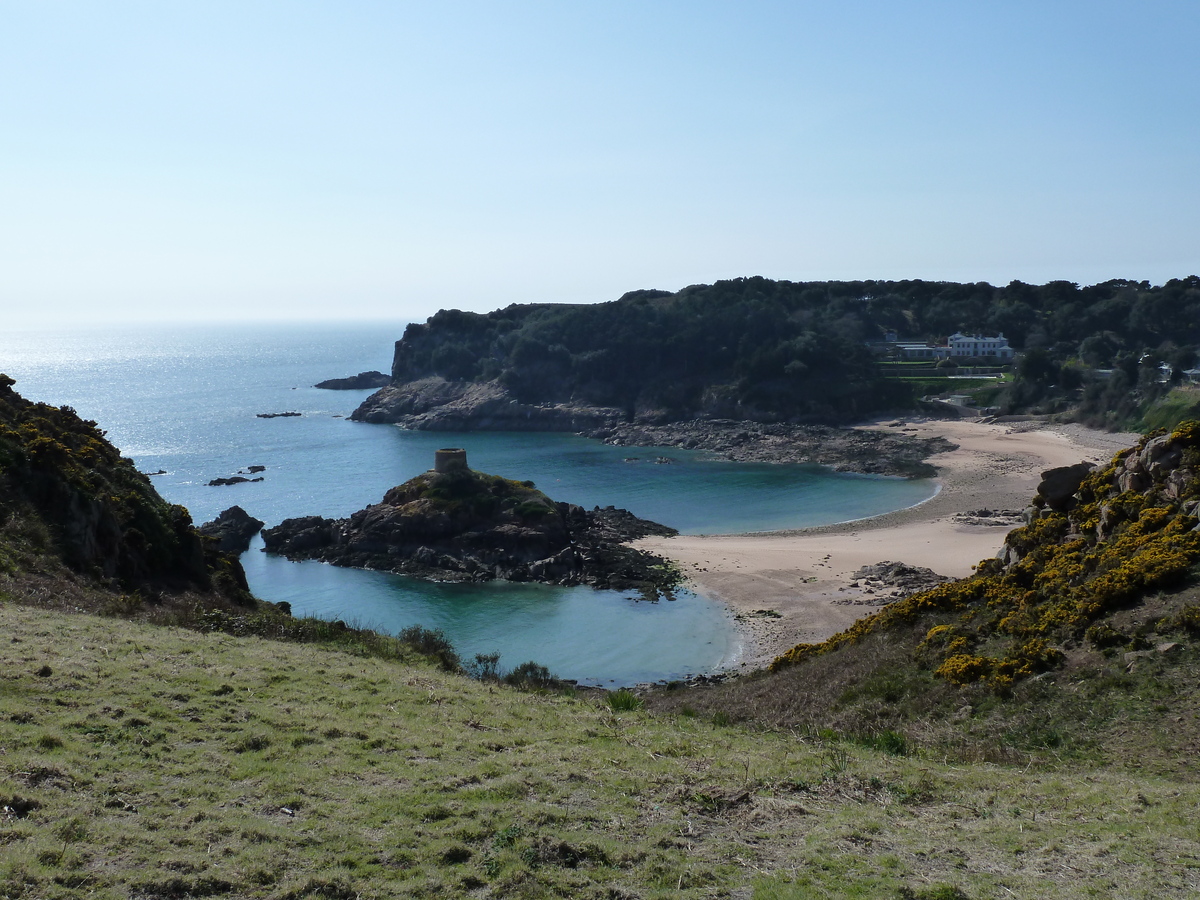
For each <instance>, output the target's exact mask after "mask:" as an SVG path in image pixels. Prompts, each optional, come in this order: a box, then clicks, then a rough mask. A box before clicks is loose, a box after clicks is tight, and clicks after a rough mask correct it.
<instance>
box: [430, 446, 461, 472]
mask: <svg viewBox="0 0 1200 900" xmlns="http://www.w3.org/2000/svg"><path fill="white" fill-rule="evenodd" d="M433 471H435V472H440V473H442V474H447V473H449V472H466V471H467V451H466V450H463V449H461V448H459V447H448V448H446V449H443V450H438V451H436V452H435V453H434V454H433Z"/></svg>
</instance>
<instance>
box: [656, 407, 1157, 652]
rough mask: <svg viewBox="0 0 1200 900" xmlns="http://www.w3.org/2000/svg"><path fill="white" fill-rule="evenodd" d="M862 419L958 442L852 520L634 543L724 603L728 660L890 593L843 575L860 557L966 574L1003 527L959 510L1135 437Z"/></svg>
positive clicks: (805, 635)
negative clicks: (932, 472) (735, 635)
mask: <svg viewBox="0 0 1200 900" xmlns="http://www.w3.org/2000/svg"><path fill="white" fill-rule="evenodd" d="M862 427H868V428H876V429H883V430H892V429H895V430H902V431H905V432H907V433H909V434H913V435H916V436H919V437H933V436H937V435H940V436H943V437H945V438H947V439H949V440H951V441H953V442H954V443H955V444H958V449H956V450H951V451H949V452H946V453H940V454H938V455H936V456H933V457H931V458H930V460H929V461H930V462H931V463H932V464H933V465H935V466H937V467H938V479H937V481H938V483H939V490H938V493H937V494H936V495H935V496H933V497H932V498H931V499H929V500H927V501H925V502H924V503H921V504H919V505H917V506H914V507H910V508H908V509H902V510H896V511H895V512H890V513H886V514H885V515H882V516H875V517H874V518H871V519H863V520H860V521H857V522H846V523H841V524H838V525H827V526H823V527H820V528H809V529H803V530H798V531H786V532H764V533H756V534H738V535H680V536H678V537H670V538H663V537H654V538H644V539H642V540H640V541H638V542H636V544H635V546H638V547H642V548H644V549H647V550H652V551H654V552H656V553H661V554H662V555H664V556H667V557H669V558H671V559H673V560H675V561H676V562H678V563H679V565H680V567H681V568H682V569H683V571H684V573H685V574H686V575H687V576H688V579H689V581H690V587H692V589H693V590H695V591H696V592H697V593H700V594H704V595H705V596H708V597H711V598H713V599H715V600H719V601H721V602H723V603H725V604H726V605H727V606H729V607H730V608H731V609H732V610H733V611H734V613H735V615H736V616H737V622H738V625H739V628H740V629H741V631H742V632H743V635H744V636H745V638H746V645H745V649H744V652H743V655H742V657H741V658H740V660H739V663H738V664H739V665H741V666H744V667H745V668H757V667H761V666H763V665H765V664H767V663H769V662H770V661H771V660H772V659H774V658H775V657H776V656H778V655H779V654H780V653H782V652H783V651H785V650H787V649H789V648H791V647H793V646H795V645H796V644H798V643H805V642H807V643H811V642H816V641H822V640H824V639H826V638H827V637H829V636H831V635H833V634H836V633H837V632H839V631H842V630H843V629H845V628H847V627H848V626H850V625H851V624H853V623H854V621H855V620H857V619H859V618H861V617H863V616H865V615H868V614H870V613H871V612H874V611H875V610H876V609H878V608H879V606H880V605H882V603H883V602H886V601H887V600H890V599H891V596H890V595H888V594H887V593H886V592H885V591H881V590H880V589H879V588H878V587H877V586H875V587H872V586H870V585H867V584H866V583H865V582H863V581H862V580H857V581H856V579H855V577H854V573H855V572H856V571H857V570H858V569H860V568H861V567H863V566H868V565H872V564H874V563H878V562H884V561H894V562H902V563H905V564H907V565H910V566H922V567H927V568H929V569H932V570H933V571H934V572H936V573H938V574H940V575H946V576H950V577H952V578H963V577H965V576H967V575H970V574H971V572H972V570H973V568H974V567H975V565H976V564H978V563H979V562H980V561H981V560H983V559H986V558H988V557H993V556H995V555H996V553H997V551H998V550H999V549H1000V547H1001V545H1002V544H1003V543H1004V536H1005V535H1006V534H1007V533H1008V531H1009V530H1010V529H1011V528H1012V527H1014V526H1013V524H1012V523H1011V520H1007V521H1008V523H1007V524H970V523H967V522H964V521H963V520H962V517H961V514H964V513H968V512H973V511H977V510H980V509H989V510H1014V511H1015V510H1021V509H1023V508H1025V507H1026V506H1028V505H1029V501H1030V500H1031V499H1032V497H1033V495H1034V493H1035V492H1036V491H1037V486H1038V482H1039V481H1040V480H1041V473H1042V472H1043V471H1045V470H1046V469H1051V468H1055V467H1057V466H1068V465H1073V464H1074V463H1077V462H1079V461H1081V460H1087V461H1089V462H1103V461H1107V460H1108V459H1110V458H1111V457H1112V455H1113V454H1114V453H1116V452H1117V451H1118V450H1121V449H1123V448H1125V447H1129V446H1131V445H1132V444H1134V443H1135V442H1136V441H1137V439H1138V437H1139V436H1138V435H1134V434H1110V433H1108V432H1101V431H1093V430H1090V429H1086V428H1082V427H1080V426H1075V425H1046V424H1043V423H1040V422H1018V423H995V424H985V423H981V422H979V421H976V420H970V419H965V420H957V421H941V420H932V421H920V420H912V421H908V420H905V421H902V422H899V423H898V422H897V421H896V420H884V421H883V422H877V423H871V424H868V425H864V426H862ZM977 521H978V520H977ZM982 521H986V520H982ZM764 611H773V613H774V614H777V615H774V614H764Z"/></svg>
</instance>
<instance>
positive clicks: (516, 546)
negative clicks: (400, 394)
mask: <svg viewBox="0 0 1200 900" xmlns="http://www.w3.org/2000/svg"><path fill="white" fill-rule="evenodd" d="M449 452H450V451H441V453H443V454H448V453H449ZM455 453H461V451H455ZM458 459H459V457H458V456H453V457H450V456H447V457H445V458H444V459H440V460H439V461H441V462H451V463H453V462H457V461H458ZM443 468H444V469H445V470H444V471H436V470H430V471H428V472H426V473H424V474H423V475H418V476H417V477H416V478H413V479H411V480H409V481H407V482H405V483H404V484H402V485H399V486H398V487H394V488H392V489H391V490H390V491H388V492H387V494H385V495H384V497H383V500H382V502H380V503H377V504H373V505H371V506H368V507H367V508H366V509H362V510H359V511H358V512H356V513H354V514H353V515H351V516H350V517H349V518H346V519H326V518H322V517H320V516H306V517H303V518H296V519H287V520H285V521H283V522H282V523H280V524H279V525H277V526H276V527H274V528H268V529H267V530H265V531H264V532H263V539H264V541H265V542H266V549H267V551H268V552H271V553H279V554H282V555H284V556H287V557H288V558H290V559H319V560H322V561H324V562H328V563H332V564H334V565H341V566H353V567H358V568H368V569H382V570H385V571H390V572H398V573H402V574H406V575H414V576H417V577H422V578H431V579H437V580H443V581H488V580H491V579H494V578H502V579H505V580H508V581H541V582H546V583H550V584H568V585H569V584H589V585H592V586H594V587H598V588H614V589H630V588H632V589H636V590H640V591H643V592H644V593H646V594H648V595H654V596H657V594H658V593H659V592H660V591H666V590H669V589H670V587H671V586H672V585H673V584H674V583H675V582H676V580H677V578H678V575H677V573H676V571H675V569H674V568H673V567H672V566H670V565H669V564H668V563H667V562H666V561H665V560H663V559H662V558H661V557H658V556H655V555H653V554H649V553H646V552H644V551H639V550H635V549H634V548H632V547H629V546H628V545H627V544H626V543H625V542H626V541H629V540H632V539H634V538H637V537H644V536H646V535H649V534H674V533H675V531H674V529H671V528H667V527H666V526H663V525H658V524H657V523H654V522H649V521H647V520H645V519H639V518H638V517H636V516H634V515H633V514H632V513H629V512H627V511H625V510H617V509H613V508H612V507H608V508H606V509H599V508H597V509H593V510H591V511H588V510H585V509H583V508H582V507H579V506H575V505H573V504H567V503H556V502H555V501H553V500H551V499H550V498H549V497H547V496H546V495H545V494H543V493H542V492H541V491H539V490H537V489H536V488H535V487H534V486H533V483H532V482H517V481H510V480H509V479H506V478H500V477H499V476H495V475H486V474H484V473H481V472H473V471H471V470H470V469H468V468H466V465H465V456H464V457H463V458H462V466H461V467H460V466H458V465H448V466H443Z"/></svg>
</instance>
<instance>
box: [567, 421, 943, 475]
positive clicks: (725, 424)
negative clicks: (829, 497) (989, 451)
mask: <svg viewBox="0 0 1200 900" xmlns="http://www.w3.org/2000/svg"><path fill="white" fill-rule="evenodd" d="M585 434H587V436H588V437H592V438H596V439H598V440H602V441H604V442H605V443H606V444H615V445H617V446H622V447H626V446H634V447H656V446H657V447H681V448H684V449H687V450H707V451H709V452H712V453H715V454H716V455H718V456H720V457H723V458H724V459H729V460H733V461H735V462H788V463H813V464H817V465H824V466H829V467H831V468H834V469H838V470H841V471H849V472H863V473H866V474H872V475H903V476H907V477H920V478H928V477H932V476H933V475H935V474H937V470H936V469H935V468H934V467H933V466H932V465H930V464H929V463H927V462H925V459H926V458H927V457H929V456H932V455H933V454H935V453H942V452H945V451H947V450H953V449H954V448H955V445H954V444H952V443H951V442H950V441H947V440H946V439H945V438H940V437H938V438H927V439H921V438H915V437H912V436H910V435H907V434H897V433H889V432H883V431H866V430H863V429H857V428H835V427H832V426H826V425H792V424H787V423H782V422H747V421H742V420H735V419H692V420H690V421H686V422H672V423H670V424H666V425H651V424H641V423H636V422H633V423H614V424H611V425H606V426H602V427H600V428H594V429H591V430H589V431H587V432H585Z"/></svg>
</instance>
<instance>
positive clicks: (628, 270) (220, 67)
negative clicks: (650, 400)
mask: <svg viewBox="0 0 1200 900" xmlns="http://www.w3.org/2000/svg"><path fill="white" fill-rule="evenodd" d="M1197 46H1200V4H1197V3H1196V2H1195V0H1185V2H1156V0H1145V2H1138V3H1133V2H1106V0H1087V2H1075V0H1061V2H1056V0H1037V2H1022V0H1003V2H1001V0H996V2H985V3H974V2H963V0H953V2H920V0H917V2H912V3H897V2H894V0H887V2H856V0H843V2H837V3H833V2H820V3H817V2H803V0H794V2H755V0H743V2H737V3H735V2H704V0H690V2H653V0H637V2H621V0H605V2H593V3H584V2H573V0H560V2H545V3H538V2H524V0H506V2H503V3H497V2H454V0H439V2H428V3H420V4H418V3H403V2H386V3H385V2H378V3H371V2H355V0H339V2H327V3H311V2H301V0H288V2H278V3H272V2H249V3H246V2H237V3H222V2H203V3H200V2H192V3H183V2H180V3H162V2H157V0H155V2H146V3H129V2H123V0H105V2H103V3H97V2H86V3H82V2H81V3H67V2H53V0H49V2H34V0H28V2H3V0H0V135H2V140H0V310H2V311H3V313H4V316H5V318H6V319H7V320H8V321H15V320H17V319H20V318H27V319H41V320H46V319H51V320H53V319H59V320H62V319H72V318H110V319H125V318H140V319H146V318H149V319H170V318H177V317H182V318H192V319H221V320H230V319H239V318H251V317H252V318H295V319H307V318H327V317H333V318H345V317H358V318H380V317H389V318H401V319H407V318H424V317H425V316H427V315H429V314H430V313H432V312H434V311H436V310H437V309H438V308H441V307H460V308H465V309H476V310H486V309H492V308H495V307H498V306H504V305H507V304H509V303H513V302H526V301H563V302H592V301H601V300H610V299H614V298H616V297H617V296H619V295H620V294H622V293H623V292H625V291H627V290H631V289H635V288H648V287H656V288H664V289H677V288H680V287H683V286H685V285H687V284H692V283H698V282H710V281H713V280H716V279H718V278H728V277H736V276H739V275H766V276H769V277H773V278H786V279H792V280H807V279H826V278H840V279H851V278H907V277H913V278H928V279H948V280H962V281H976V280H987V281H991V282H993V283H997V284H1005V283H1007V282H1009V281H1010V280H1012V279H1021V280H1024V281H1029V282H1042V281H1047V280H1051V279H1057V278H1065V279H1069V280H1072V281H1078V282H1081V283H1093V282H1097V281H1104V280H1107V279H1109V278H1114V277H1128V278H1136V279H1143V278H1144V279H1149V280H1150V281H1152V282H1155V283H1160V282H1162V281H1164V280H1166V279H1168V278H1171V277H1177V276H1179V277H1182V276H1186V275H1190V274H1198V273H1200V215H1197V212H1196V210H1197V201H1198V200H1200V102H1198V101H1200V75H1198V74H1197V68H1196V66H1197V63H1196V47H1197Z"/></svg>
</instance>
